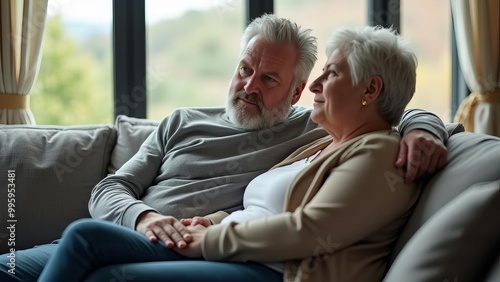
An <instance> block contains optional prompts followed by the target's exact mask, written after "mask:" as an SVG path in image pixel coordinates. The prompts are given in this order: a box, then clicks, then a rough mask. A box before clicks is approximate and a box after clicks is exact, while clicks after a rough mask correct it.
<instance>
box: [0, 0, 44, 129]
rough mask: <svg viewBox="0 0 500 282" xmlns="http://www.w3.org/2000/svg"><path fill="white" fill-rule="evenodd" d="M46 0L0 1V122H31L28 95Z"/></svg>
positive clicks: (37, 63)
mask: <svg viewBox="0 0 500 282" xmlns="http://www.w3.org/2000/svg"><path fill="white" fill-rule="evenodd" d="M47 5H48V0H0V24H1V27H0V124H35V118H34V116H33V113H32V112H31V110H30V108H29V95H28V93H29V92H30V90H31V88H32V86H33V83H34V82H35V80H36V77H37V74H38V69H39V67H40V59H41V48H42V38H43V34H44V31H45V23H46V20H47Z"/></svg>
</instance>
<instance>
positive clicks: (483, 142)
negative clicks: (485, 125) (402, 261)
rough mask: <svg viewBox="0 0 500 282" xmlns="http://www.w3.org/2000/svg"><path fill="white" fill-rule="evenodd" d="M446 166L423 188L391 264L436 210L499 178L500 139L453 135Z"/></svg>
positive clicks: (449, 141) (464, 133) (467, 134)
mask: <svg viewBox="0 0 500 282" xmlns="http://www.w3.org/2000/svg"><path fill="white" fill-rule="evenodd" d="M446 146H447V148H448V159H447V164H446V166H445V167H444V168H443V169H442V170H441V171H439V172H438V173H436V174H435V175H434V176H433V177H432V178H431V179H430V180H429V181H428V182H426V183H425V186H424V187H423V190H422V194H421V196H420V199H419V200H418V202H417V204H416V205H415V209H414V211H413V213H412V215H411V216H410V218H409V220H408V222H407V224H406V226H405V227H404V229H403V231H402V233H401V235H400V237H399V238H398V240H397V242H396V245H395V247H394V249H393V253H392V256H391V262H392V261H393V260H394V259H395V257H396V256H397V255H398V254H399V252H400V251H401V249H402V248H403V247H404V245H405V244H406V242H408V240H409V239H410V238H411V237H412V236H413V234H414V233H415V232H416V231H417V230H418V229H419V228H420V226H422V225H423V224H424V223H425V222H426V221H427V220H428V219H429V218H430V217H431V216H432V215H433V214H434V213H436V211H438V210H439V209H440V208H442V207H443V206H445V205H446V204H447V203H448V202H450V201H451V200H452V199H453V198H455V197H456V196H457V195H459V194H460V193H462V192H463V191H464V190H465V189H467V188H468V187H470V186H471V185H473V184H475V183H479V182H489V181H495V180H498V179H500V138H498V137H495V136H491V135H485V134H479V133H470V132H460V133H456V134H453V135H452V136H450V138H449V139H448V143H447V144H446Z"/></svg>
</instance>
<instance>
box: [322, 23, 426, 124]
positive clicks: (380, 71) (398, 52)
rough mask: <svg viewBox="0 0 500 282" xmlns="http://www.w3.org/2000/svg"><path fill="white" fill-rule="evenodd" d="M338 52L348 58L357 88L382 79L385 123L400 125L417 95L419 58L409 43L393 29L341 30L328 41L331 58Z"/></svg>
mask: <svg viewBox="0 0 500 282" xmlns="http://www.w3.org/2000/svg"><path fill="white" fill-rule="evenodd" d="M335 49H339V50H341V51H342V53H343V54H344V55H345V56H346V58H347V63H348V64H349V68H350V71H351V77H352V82H353V84H354V85H358V84H359V83H361V82H362V81H365V80H367V79H370V78H371V77H373V76H377V75H378V76H380V77H381V78H382V80H383V83H384V85H383V88H382V91H381V93H380V96H379V97H378V99H377V100H378V101H377V103H378V104H377V109H378V111H379V113H380V115H381V116H382V117H383V118H384V120H386V121H387V122H389V123H390V124H391V125H393V126H395V125H397V124H398V123H399V120H400V119H401V116H402V114H403V112H404V110H405V107H406V105H407V104H408V102H410V100H411V98H412V97H413V94H414V93H415V83H416V76H417V74H416V69H417V57H416V55H415V53H414V52H413V50H412V49H411V48H410V42H409V40H408V39H406V38H404V37H402V36H400V35H398V34H397V33H396V31H395V30H394V29H392V28H382V27H380V26H376V27H374V26H365V27H358V28H341V29H337V30H336V31H334V33H333V34H332V35H331V37H330V39H329V41H328V42H327V45H326V54H327V56H328V57H330V55H331V54H332V53H333V51H334V50H335Z"/></svg>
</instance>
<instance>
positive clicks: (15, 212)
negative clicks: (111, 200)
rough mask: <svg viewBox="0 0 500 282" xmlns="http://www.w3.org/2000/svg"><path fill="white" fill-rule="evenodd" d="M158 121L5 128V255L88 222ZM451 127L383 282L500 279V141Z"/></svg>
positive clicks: (0, 214)
mask: <svg viewBox="0 0 500 282" xmlns="http://www.w3.org/2000/svg"><path fill="white" fill-rule="evenodd" d="M157 125H158V121H154V120H147V119H136V118H130V117H126V116H119V117H118V118H117V119H116V122H115V124H114V125H88V126H21V125H7V126H0V144H1V146H0V168H1V170H0V174H1V176H0V201H1V202H2V204H1V205H0V207H1V208H0V253H8V252H10V251H11V248H15V249H16V250H21V249H25V248H30V247H32V246H34V245H38V244H45V243H49V242H51V241H52V240H54V239H58V238H59V237H60V236H61V233H62V231H63V230H64V228H65V227H66V226H67V225H68V224H69V223H70V222H72V221H74V220H76V219H79V218H84V217H89V213H88V209H87V202H88V199H89V195H90V191H91V190H92V188H93V187H94V185H95V184H96V183H97V182H98V181H99V180H101V179H102V178H103V177H105V176H106V175H107V174H109V173H114V172H115V171H116V170H117V169H118V168H119V167H120V166H121V165H123V164H124V163H125V162H126V161H127V160H128V159H129V158H130V157H131V156H132V155H133V154H134V153H135V152H136V151H137V150H138V148H139V147H140V145H141V143H142V141H143V140H144V139H145V138H146V137H147V136H148V135H149V134H150V133H151V132H152V131H153V130H154V129H155V128H156V126H157ZM447 129H448V132H449V133H450V135H451V136H450V138H449V140H448V143H447V147H448V150H449V153H448V154H449V155H448V165H447V166H446V168H444V169H443V170H441V171H440V172H438V173H436V174H435V175H433V176H432V177H430V178H428V179H426V180H424V181H422V182H423V184H422V185H424V188H423V193H422V195H421V198H420V200H419V201H418V203H417V205H416V207H415V210H414V212H413V214H412V216H411V218H410V219H409V221H408V223H407V225H406V226H405V228H404V230H403V232H402V234H401V237H400V238H399V240H398V241H397V242H396V244H395V246H394V251H393V254H392V256H391V265H390V267H389V268H388V272H387V275H386V277H385V278H384V282H406V281H436V282H466V281H474V282H476V281H488V282H493V281H496V282H498V281H500V261H499V257H500V138H496V137H492V136H488V135H482V134H474V133H468V132H463V128H462V127H461V125H460V124H448V125H447ZM12 188H14V189H12ZM9 190H10V191H9ZM9 192H10V194H9ZM9 202H10V203H9ZM13 244H15V246H14V245H13Z"/></svg>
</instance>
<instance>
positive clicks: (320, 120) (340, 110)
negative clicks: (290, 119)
mask: <svg viewBox="0 0 500 282" xmlns="http://www.w3.org/2000/svg"><path fill="white" fill-rule="evenodd" d="M309 90H311V92H313V93H314V104H313V105H314V109H313V111H312V113H311V119H312V120H313V121H314V122H315V123H317V124H319V125H321V126H322V127H323V128H324V129H325V130H327V131H329V132H331V131H332V130H333V131H335V130H338V129H339V128H341V127H342V126H348V125H349V124H350V123H352V121H353V120H355V119H356V115H357V113H358V112H359V111H360V109H361V107H362V104H361V102H362V97H363V93H365V90H366V86H364V83H360V85H358V86H355V85H353V84H352V78H351V72H350V69H349V65H348V63H347V58H346V57H345V56H344V54H343V52H342V50H341V49H335V50H334V51H333V53H332V54H331V55H330V57H329V58H328V61H327V62H326V64H325V66H324V68H323V73H322V74H321V75H320V76H319V77H318V78H316V79H315V80H314V81H313V82H312V83H311V85H310V86H309ZM339 126H340V127H339Z"/></svg>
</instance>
